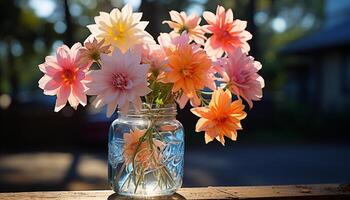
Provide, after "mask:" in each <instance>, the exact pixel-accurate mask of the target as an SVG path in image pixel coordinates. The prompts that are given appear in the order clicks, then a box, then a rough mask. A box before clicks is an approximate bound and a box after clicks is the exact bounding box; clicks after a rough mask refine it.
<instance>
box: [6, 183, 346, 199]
mask: <svg viewBox="0 0 350 200" xmlns="http://www.w3.org/2000/svg"><path fill="white" fill-rule="evenodd" d="M0 199H1V200H44V199H45V200H119V199H129V198H126V197H122V196H118V195H117V194H114V193H113V191H110V190H97V191H62V192H18V193H0ZM153 199H169V200H185V199H188V200H198V199H201V200H204V199H208V200H210V199H263V200H267V199H296V200H304V199H316V200H317V199H350V184H341V185H340V184H318V185H282V186H256V187H207V188H181V189H180V190H179V191H178V193H176V194H174V195H173V196H170V197H164V198H153Z"/></svg>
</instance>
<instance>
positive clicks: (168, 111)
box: [118, 103, 177, 117]
mask: <svg viewBox="0 0 350 200" xmlns="http://www.w3.org/2000/svg"><path fill="white" fill-rule="evenodd" d="M118 114H119V115H125V116H134V117H136V116H154V115H159V116H175V115H176V114H177V109H176V103H169V104H163V105H159V104H150V103H142V105H141V109H140V110H136V109H135V107H134V106H133V105H129V108H128V110H127V112H121V111H120V110H118Z"/></svg>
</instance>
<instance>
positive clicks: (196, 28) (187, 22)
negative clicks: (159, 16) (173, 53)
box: [163, 10, 206, 44]
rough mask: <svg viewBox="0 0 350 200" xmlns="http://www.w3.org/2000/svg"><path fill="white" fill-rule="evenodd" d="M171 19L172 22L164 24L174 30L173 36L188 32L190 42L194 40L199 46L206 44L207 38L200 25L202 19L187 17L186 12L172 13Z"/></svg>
mask: <svg viewBox="0 0 350 200" xmlns="http://www.w3.org/2000/svg"><path fill="white" fill-rule="evenodd" d="M169 14H170V18H171V20H172V21H163V24H168V25H169V27H170V28H172V29H173V31H172V32H171V34H176V35H181V33H182V32H184V31H186V32H187V33H188V35H189V37H190V40H191V41H192V40H194V41H195V42H196V43H198V44H204V41H205V40H206V37H205V36H204V34H205V32H204V30H203V28H202V27H201V26H200V25H199V24H200V22H201V17H199V16H197V15H196V14H191V15H190V16H187V15H186V13H185V12H180V13H179V12H177V11H174V10H172V11H170V12H169Z"/></svg>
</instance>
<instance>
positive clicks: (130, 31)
mask: <svg viewBox="0 0 350 200" xmlns="http://www.w3.org/2000/svg"><path fill="white" fill-rule="evenodd" d="M141 17H142V13H133V12H132V8H131V6H130V5H129V4H127V5H125V6H124V7H123V8H122V9H121V10H119V9H117V8H115V9H113V10H112V11H111V12H110V13H106V12H100V15H99V16H97V17H95V23H96V24H92V25H88V26H87V27H88V29H89V30H90V32H91V34H92V35H93V36H94V37H96V39H98V40H102V39H104V41H105V44H106V45H112V47H113V48H119V49H120V50H121V51H122V52H126V51H127V50H128V49H129V48H132V47H133V46H134V45H137V44H154V43H155V41H154V39H153V37H152V36H151V35H150V34H149V33H148V32H146V31H145V28H146V26H147V24H148V22H147V21H140V20H141Z"/></svg>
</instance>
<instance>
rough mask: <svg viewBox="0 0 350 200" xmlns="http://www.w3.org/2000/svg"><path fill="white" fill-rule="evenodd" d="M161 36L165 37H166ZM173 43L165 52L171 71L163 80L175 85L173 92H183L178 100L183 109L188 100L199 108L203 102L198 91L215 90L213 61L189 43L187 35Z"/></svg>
mask: <svg viewBox="0 0 350 200" xmlns="http://www.w3.org/2000/svg"><path fill="white" fill-rule="evenodd" d="M161 36H162V37H165V35H161ZM168 37H169V35H168ZM161 39H162V40H163V41H165V40H166V39H165V38H161ZM168 40H169V39H168ZM171 43H172V44H170V45H169V47H168V48H166V50H165V52H166V54H167V56H168V66H169V68H170V70H169V71H168V72H165V77H164V79H163V80H164V82H168V83H174V86H173V88H172V92H174V93H176V92H183V93H182V95H181V96H180V97H179V98H178V99H177V101H178V103H179V105H180V107H181V108H183V107H185V105H186V103H187V101H188V100H190V101H191V104H192V105H193V106H199V105H200V103H201V102H200V99H199V97H198V95H197V91H199V90H202V89H203V88H204V87H209V88H212V89H215V83H214V80H213V75H212V73H210V68H211V65H212V63H211V60H210V59H209V58H208V56H207V54H206V53H205V51H204V50H203V49H201V48H200V47H199V46H197V45H195V44H190V43H189V37H188V34H187V33H182V34H181V36H179V37H175V38H172V39H171Z"/></svg>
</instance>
